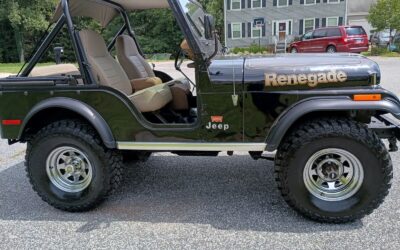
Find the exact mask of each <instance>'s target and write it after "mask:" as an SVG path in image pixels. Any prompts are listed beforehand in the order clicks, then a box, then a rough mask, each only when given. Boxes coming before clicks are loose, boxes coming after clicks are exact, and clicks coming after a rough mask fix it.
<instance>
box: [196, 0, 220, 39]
mask: <svg viewBox="0 0 400 250" xmlns="http://www.w3.org/2000/svg"><path fill="white" fill-rule="evenodd" d="M200 3H201V4H203V6H205V8H206V10H207V12H208V13H210V14H211V15H213V16H214V18H215V27H216V29H217V31H218V33H219V35H220V38H221V39H220V40H221V41H224V36H225V32H224V30H225V28H224V1H223V0H200Z"/></svg>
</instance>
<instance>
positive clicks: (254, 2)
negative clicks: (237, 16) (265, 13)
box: [251, 0, 261, 9]
mask: <svg viewBox="0 0 400 250" xmlns="http://www.w3.org/2000/svg"><path fill="white" fill-rule="evenodd" d="M251 7H252V8H253V9H257V8H261V0H252V1H251Z"/></svg>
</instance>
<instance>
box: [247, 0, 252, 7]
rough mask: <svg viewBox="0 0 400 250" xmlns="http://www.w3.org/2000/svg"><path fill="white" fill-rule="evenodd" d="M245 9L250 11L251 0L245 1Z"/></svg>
mask: <svg viewBox="0 0 400 250" xmlns="http://www.w3.org/2000/svg"><path fill="white" fill-rule="evenodd" d="M247 8H249V9H251V0H247Z"/></svg>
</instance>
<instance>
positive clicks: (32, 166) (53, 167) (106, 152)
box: [25, 120, 122, 212]
mask: <svg viewBox="0 0 400 250" xmlns="http://www.w3.org/2000/svg"><path fill="white" fill-rule="evenodd" d="M25 165H26V171H27V175H28V178H29V180H30V182H31V184H32V187H33V189H34V190H35V191H36V192H37V193H38V195H39V196H40V197H41V198H42V199H43V200H44V201H45V202H47V203H49V204H50V205H52V206H53V207H55V208H58V209H61V210H66V211H71V212H77V211H86V210H89V209H91V208H93V207H95V206H97V205H98V204H100V203H101V202H102V201H103V200H104V198H106V197H107V195H109V194H111V193H112V192H113V191H115V190H116V188H117V187H118V185H119V183H120V182H121V179H122V157H121V155H120V154H119V152H118V151H115V150H110V149H107V148H105V147H104V146H103V145H102V142H101V140H100V138H99V137H98V135H97V134H96V133H95V131H94V130H93V129H92V128H91V127H90V126H88V125H86V124H84V123H81V122H79V121H73V120H64V121H59V122H55V123H53V124H50V125H49V126H47V127H45V128H43V129H41V130H40V131H39V132H38V133H37V134H36V135H35V136H34V137H33V138H32V139H31V140H30V141H29V142H28V147H27V153H26V161H25Z"/></svg>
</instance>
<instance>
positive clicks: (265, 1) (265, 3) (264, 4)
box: [262, 0, 267, 8]
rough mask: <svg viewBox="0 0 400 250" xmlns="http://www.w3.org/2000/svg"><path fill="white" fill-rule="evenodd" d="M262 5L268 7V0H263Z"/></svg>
mask: <svg viewBox="0 0 400 250" xmlns="http://www.w3.org/2000/svg"><path fill="white" fill-rule="evenodd" d="M262 7H263V8H265V7H267V0H262Z"/></svg>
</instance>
